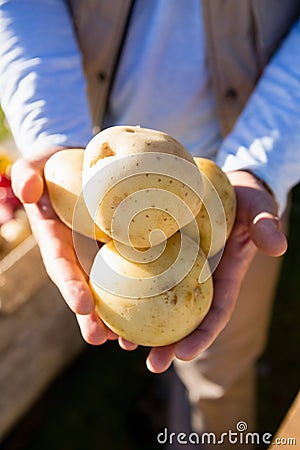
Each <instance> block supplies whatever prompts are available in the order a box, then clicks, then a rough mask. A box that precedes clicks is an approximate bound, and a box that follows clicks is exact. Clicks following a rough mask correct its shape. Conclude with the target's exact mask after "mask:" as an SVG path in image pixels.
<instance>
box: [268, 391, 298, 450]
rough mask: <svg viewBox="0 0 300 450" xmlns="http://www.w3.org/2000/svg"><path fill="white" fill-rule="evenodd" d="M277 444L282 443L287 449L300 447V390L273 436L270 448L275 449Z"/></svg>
mask: <svg viewBox="0 0 300 450" xmlns="http://www.w3.org/2000/svg"><path fill="white" fill-rule="evenodd" d="M276 440H277V441H276ZM275 444H276V445H282V446H284V448H286V449H294V450H295V449H298V448H300V391H299V393H298V395H297V396H296V398H295V400H294V402H293V404H292V406H291V407H290V409H289V410H288V412H287V414H286V416H285V418H284V420H283V422H282V424H281V425H280V427H279V429H278V431H277V433H276V436H275V437H274V438H273V444H271V445H270V447H268V449H269V450H271V449H273V450H274V446H275Z"/></svg>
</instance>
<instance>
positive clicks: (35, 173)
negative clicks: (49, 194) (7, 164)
mask: <svg viewBox="0 0 300 450" xmlns="http://www.w3.org/2000/svg"><path fill="white" fill-rule="evenodd" d="M11 179H12V188H13V191H14V193H15V195H16V196H17V197H18V198H19V199H20V200H21V202H22V203H37V202H38V201H39V199H40V198H41V196H42V194H43V191H44V180H43V175H42V171H41V169H40V168H39V166H38V165H37V164H35V163H33V162H30V161H28V160H26V159H19V160H18V161H16V162H15V163H14V164H13V166H12V170H11Z"/></svg>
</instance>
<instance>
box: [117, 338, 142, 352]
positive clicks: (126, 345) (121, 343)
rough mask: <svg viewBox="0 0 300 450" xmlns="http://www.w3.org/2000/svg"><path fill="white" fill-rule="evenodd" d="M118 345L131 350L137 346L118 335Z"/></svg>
mask: <svg viewBox="0 0 300 450" xmlns="http://www.w3.org/2000/svg"><path fill="white" fill-rule="evenodd" d="M119 346H120V347H121V348H122V349H123V350H127V351H132V350H135V349H136V348H138V345H137V344H135V343H134V342H130V341H127V339H124V338H123V337H119Z"/></svg>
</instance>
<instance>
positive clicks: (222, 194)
mask: <svg viewBox="0 0 300 450" xmlns="http://www.w3.org/2000/svg"><path fill="white" fill-rule="evenodd" d="M194 160H195V163H196V164H197V167H198V168H199V170H200V172H201V174H202V176H203V177H202V178H203V182H204V187H205V194H204V200H203V204H202V206H201V209H200V212H199V213H198V215H197V216H196V222H197V225H198V231H199V237H200V247H201V248H202V250H203V251H204V253H205V254H206V255H209V257H212V256H214V255H216V254H217V253H218V252H220V251H221V250H222V249H223V247H224V245H225V243H226V241H227V239H228V238H229V236H230V233H231V231H232V228H233V225H234V222H235V217H236V196H235V192H234V188H233V186H232V185H231V183H230V181H229V179H228V177H227V175H226V174H225V172H223V171H222V169H221V168H220V167H219V166H218V165H217V164H216V163H214V162H213V161H211V160H209V159H206V158H194ZM208 211H209V213H208ZM212 227H213V230H214V234H213V238H212ZM184 232H185V233H187V234H188V235H189V236H191V237H193V238H195V236H194V232H193V231H191V227H190V226H187V227H185V228H184Z"/></svg>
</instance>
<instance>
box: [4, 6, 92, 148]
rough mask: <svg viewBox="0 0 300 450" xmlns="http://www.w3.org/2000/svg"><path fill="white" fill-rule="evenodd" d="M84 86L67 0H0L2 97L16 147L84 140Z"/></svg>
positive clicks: (88, 130) (87, 131) (87, 126)
mask: <svg viewBox="0 0 300 450" xmlns="http://www.w3.org/2000/svg"><path fill="white" fill-rule="evenodd" d="M85 90H86V86H85V78H84V74H83V70H82V62H81V56H80V52H79V50H78V47H77V42H76V38H75V35H74V29H73V24H72V21H71V18H70V15H69V10H68V7H67V4H66V2H65V1H63V0H42V1H41V0H26V1H19V0H0V99H1V106H2V108H3V110H4V113H5V116H6V119H7V122H8V124H9V126H10V128H11V130H12V134H13V137H14V139H15V141H16V144H17V147H18V149H19V150H20V152H21V153H22V154H23V155H26V156H31V155H34V154H35V152H40V151H42V150H43V149H47V148H49V147H53V146H72V147H74V146H80V147H84V146H86V144H87V142H88V140H89V139H90V138H91V136H92V123H91V118H90V112H89V106H88V101H87V96H86V91H85Z"/></svg>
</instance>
